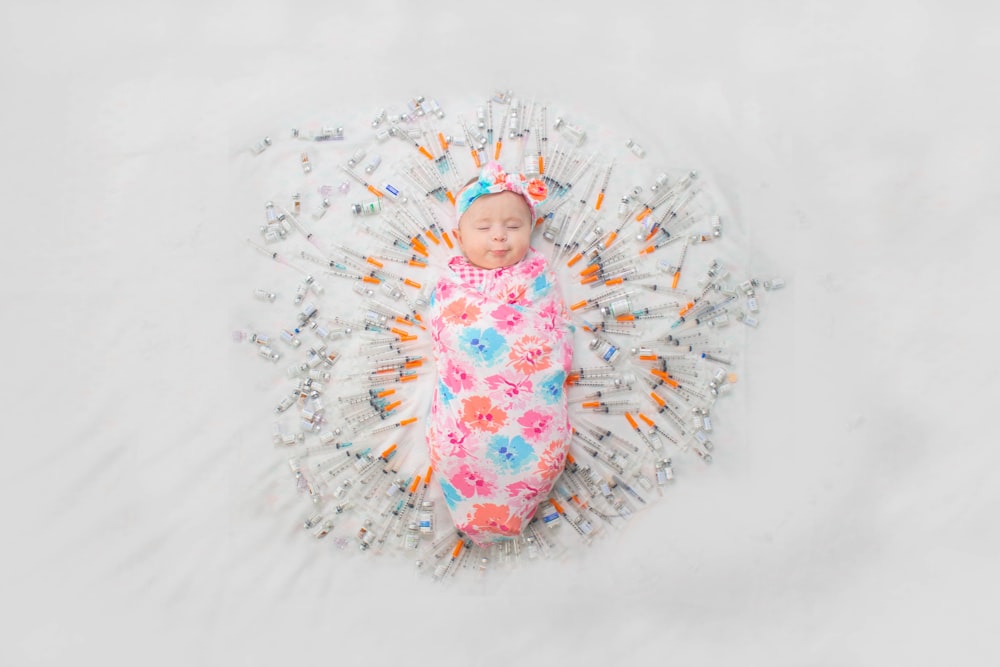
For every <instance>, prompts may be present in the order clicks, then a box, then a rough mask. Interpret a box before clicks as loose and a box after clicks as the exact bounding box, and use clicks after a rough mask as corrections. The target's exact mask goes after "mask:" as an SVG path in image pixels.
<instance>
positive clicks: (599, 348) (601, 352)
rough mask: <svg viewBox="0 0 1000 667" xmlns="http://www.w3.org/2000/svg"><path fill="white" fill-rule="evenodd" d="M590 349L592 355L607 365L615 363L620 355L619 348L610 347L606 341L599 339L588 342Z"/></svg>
mask: <svg viewBox="0 0 1000 667" xmlns="http://www.w3.org/2000/svg"><path fill="white" fill-rule="evenodd" d="M590 349H591V350H593V351H594V354H596V355H597V356H598V357H600V358H601V359H603V360H604V361H606V362H607V363H609V364H614V363H615V361H617V360H618V356H619V354H620V353H621V348H619V347H616V346H614V345H612V344H611V343H609V342H608V341H606V340H601V339H600V338H594V339H593V340H591V341H590Z"/></svg>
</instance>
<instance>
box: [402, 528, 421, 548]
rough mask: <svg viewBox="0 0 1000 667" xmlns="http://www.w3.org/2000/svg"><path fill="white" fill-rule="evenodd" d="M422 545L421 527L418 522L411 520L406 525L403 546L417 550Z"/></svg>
mask: <svg viewBox="0 0 1000 667" xmlns="http://www.w3.org/2000/svg"><path fill="white" fill-rule="evenodd" d="M418 546H420V527H419V526H418V525H417V523H416V522H414V521H411V522H410V523H409V524H407V526H406V536H405V537H404V539H403V547H404V548H406V549H409V550H410V551H414V550H416V548H417V547H418Z"/></svg>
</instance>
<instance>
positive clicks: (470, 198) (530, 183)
mask: <svg viewBox="0 0 1000 667" xmlns="http://www.w3.org/2000/svg"><path fill="white" fill-rule="evenodd" d="M505 190H506V191H509V192H513V193H514V194H517V195H521V196H522V197H524V201H526V202H527V203H528V208H530V209H531V212H532V214H534V212H535V205H536V204H540V203H541V202H543V201H545V197H546V195H547V194H548V188H546V187H545V183H543V182H542V181H540V180H538V179H537V178H532V179H528V178H526V177H525V175H524V174H518V173H513V174H510V173H507V172H505V171H504V170H503V167H502V166H500V163H499V162H496V161H493V162H487V163H486V165H485V166H483V168H482V170H481V171H480V172H479V179H478V180H476V182H474V183H470V184H469V185H468V187H466V188H465V189H464V190H462V191H461V192H460V193H459V194H458V200H457V201H456V202H455V207H456V208H457V209H458V215H459V217H461V216H462V214H463V213H465V212H466V211H467V210H469V207H470V206H472V202H474V201H476V200H477V199H479V198H480V197H482V196H483V195H492V194H496V193H498V192H504V191H505Z"/></svg>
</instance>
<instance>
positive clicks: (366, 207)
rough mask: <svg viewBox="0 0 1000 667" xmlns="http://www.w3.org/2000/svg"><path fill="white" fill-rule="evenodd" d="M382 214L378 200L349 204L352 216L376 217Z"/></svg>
mask: <svg viewBox="0 0 1000 667" xmlns="http://www.w3.org/2000/svg"><path fill="white" fill-rule="evenodd" d="M381 212H382V200H381V199H379V198H376V199H372V200H369V201H363V202H358V203H356V204H351V213H353V214H354V215H377V214H379V213H381Z"/></svg>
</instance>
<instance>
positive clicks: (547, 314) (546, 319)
mask: <svg viewBox="0 0 1000 667" xmlns="http://www.w3.org/2000/svg"><path fill="white" fill-rule="evenodd" d="M560 303H561V302H560V301H557V300H554V299H553V300H549V301H546V302H545V305H543V306H542V307H541V309H540V310H539V311H538V312H539V317H541V320H542V323H543V324H542V326H543V328H544V329H545V331H555V330H556V329H558V328H560V327H561V326H562V323H563V321H564V320H565V318H564V317H563V309H562V308H561V307H560Z"/></svg>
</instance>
